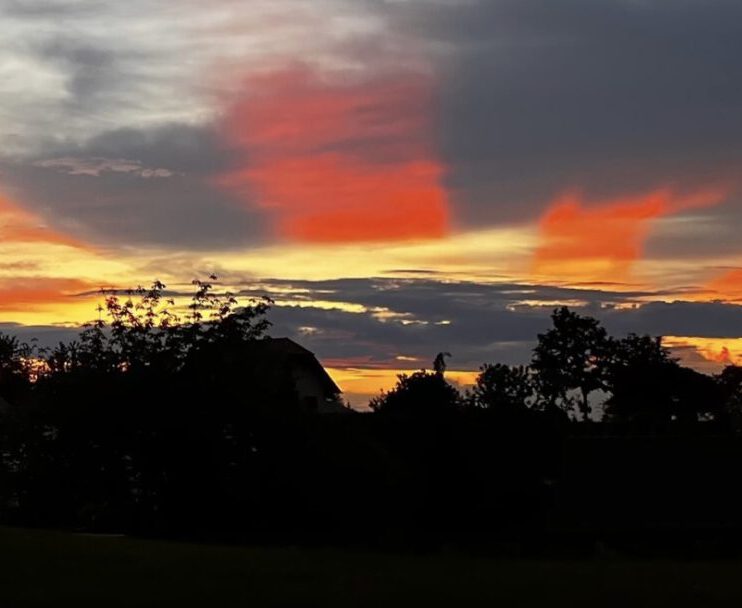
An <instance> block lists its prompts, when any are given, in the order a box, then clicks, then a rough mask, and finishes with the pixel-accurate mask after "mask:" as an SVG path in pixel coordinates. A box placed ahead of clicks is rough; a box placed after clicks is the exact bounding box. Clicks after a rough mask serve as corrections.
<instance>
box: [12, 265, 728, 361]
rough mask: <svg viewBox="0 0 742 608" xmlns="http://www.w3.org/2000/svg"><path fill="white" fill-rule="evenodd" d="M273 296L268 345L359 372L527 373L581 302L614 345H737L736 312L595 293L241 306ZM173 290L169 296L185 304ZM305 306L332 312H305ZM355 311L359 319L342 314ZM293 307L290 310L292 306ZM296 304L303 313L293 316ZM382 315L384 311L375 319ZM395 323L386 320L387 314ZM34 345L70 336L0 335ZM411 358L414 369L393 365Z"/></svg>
mask: <svg viewBox="0 0 742 608" xmlns="http://www.w3.org/2000/svg"><path fill="white" fill-rule="evenodd" d="M266 290H267V294H268V295H273V296H275V297H276V299H277V300H280V305H276V306H274V307H273V308H272V309H271V311H270V313H269V319H270V320H271V322H272V323H273V326H272V328H271V331H270V333H271V335H273V336H288V337H291V338H294V339H295V340H297V341H299V342H300V343H301V344H303V345H305V346H306V347H307V348H309V349H310V350H312V351H313V352H315V354H317V355H318V356H319V357H320V359H322V360H325V361H331V362H333V361H334V362H336V363H337V362H342V361H345V362H346V363H347V364H351V365H352V364H353V362H354V361H355V362H356V363H355V364H356V365H358V366H359V367H373V366H378V367H387V368H399V367H409V366H412V367H413V368H414V367H420V366H423V365H426V366H429V365H430V361H431V360H432V358H433V357H434V356H435V354H436V353H438V352H441V351H448V352H451V353H452V354H453V356H454V358H453V360H452V362H451V364H452V367H453V368H454V369H476V368H477V367H479V365H481V364H482V363H484V362H502V363H507V364H523V363H527V362H528V361H529V360H530V357H531V349H532V348H533V346H534V345H535V342H536V337H537V334H538V333H540V332H543V331H545V330H547V329H548V328H549V326H550V324H551V322H550V318H549V317H550V315H551V312H552V311H553V309H554V307H555V306H556V305H557V304H558V303H559V302H563V303H569V302H572V301H574V302H580V303H581V304H582V305H581V306H579V307H573V309H574V310H576V311H578V312H580V314H585V315H590V316H594V317H597V318H599V319H600V320H601V321H602V322H603V323H604V324H605V326H606V328H607V329H608V330H609V332H610V333H611V334H613V335H615V336H618V337H621V336H624V335H626V334H628V333H638V334H649V335H652V336H656V335H668V336H687V337H706V338H736V337H742V306H735V305H730V304H722V303H713V302H712V303H694V302H672V303H666V302H653V303H648V304H643V305H642V306H639V307H637V308H626V307H616V306H615V305H616V304H624V305H625V304H630V303H634V302H636V298H637V297H640V296H643V295H646V294H644V293H640V292H636V293H619V292H600V291H596V290H575V289H561V288H556V287H538V286H531V285H523V284H516V283H514V284H497V285H492V284H482V283H449V282H438V281H434V280H425V279H420V280H414V281H413V280H406V281H403V282H400V281H398V280H395V279H357V280H347V279H341V280H334V281H260V284H259V285H256V286H253V285H251V284H250V283H246V284H245V285H244V287H243V288H242V290H241V291H240V293H241V295H242V296H244V297H252V296H262V295H266ZM189 293H191V292H190V291H186V292H183V293H181V292H179V291H178V290H177V289H176V290H175V291H172V292H168V294H169V295H173V296H177V295H186V294H189ZM313 300H322V301H324V302H325V303H327V302H336V303H337V308H330V309H326V308H319V307H317V306H312V304H311V302H312V301H313ZM343 303H352V304H361V305H363V306H364V307H366V309H367V310H366V312H348V311H346V310H342V309H341V307H342V306H343ZM292 304H293V305H292ZM299 304H301V306H299ZM382 309H383V311H382ZM389 312H391V313H396V314H395V315H392V316H390V315H388V314H385V313H389ZM0 331H5V332H8V333H12V334H15V335H19V336H21V337H22V338H23V339H25V340H29V339H30V338H31V337H37V338H39V342H40V344H42V345H51V344H53V343H55V342H57V341H59V340H60V339H70V338H71V337H73V336H74V333H75V332H74V330H71V329H68V328H59V327H25V326H20V325H14V324H5V325H2V326H0ZM400 355H403V356H405V357H414V358H415V359H416V361H415V362H408V361H399V360H397V359H396V357H397V356H400Z"/></svg>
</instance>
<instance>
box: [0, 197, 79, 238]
mask: <svg viewBox="0 0 742 608" xmlns="http://www.w3.org/2000/svg"><path fill="white" fill-rule="evenodd" d="M0 241H2V242H3V243H53V244H56V245H67V246H69V247H76V248H81V249H83V248H85V245H83V243H81V242H80V241H78V240H76V239H74V238H72V237H69V236H67V235H65V234H62V233H60V232H57V231H55V230H52V229H51V228H49V227H47V226H45V225H44V222H43V221H42V220H41V219H40V218H39V217H37V216H35V215H34V214H32V213H30V212H28V211H26V210H24V209H22V208H21V207H19V206H18V205H16V204H14V203H12V202H11V201H10V200H9V199H7V198H4V197H3V196H2V195H0Z"/></svg>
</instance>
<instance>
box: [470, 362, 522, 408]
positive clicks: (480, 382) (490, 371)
mask: <svg viewBox="0 0 742 608" xmlns="http://www.w3.org/2000/svg"><path fill="white" fill-rule="evenodd" d="M533 395H534V386H533V379H532V378H531V374H530V372H529V370H528V368H526V367H524V366H522V365H521V366H516V367H511V366H508V365H503V364H501V363H496V364H494V365H491V364H486V365H483V366H482V367H481V368H480V372H479V375H478V376H477V380H476V384H475V385H474V388H473V389H472V391H471V393H470V395H469V403H470V404H471V405H473V406H474V407H479V408H484V409H496V410H503V411H516V410H524V409H526V408H527V407H528V406H529V405H530V404H531V402H532V399H533Z"/></svg>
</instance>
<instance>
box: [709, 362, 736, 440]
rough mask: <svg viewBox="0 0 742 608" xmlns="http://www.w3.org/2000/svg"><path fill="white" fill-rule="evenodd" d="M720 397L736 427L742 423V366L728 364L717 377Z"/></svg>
mask: <svg viewBox="0 0 742 608" xmlns="http://www.w3.org/2000/svg"><path fill="white" fill-rule="evenodd" d="M714 379H715V380H716V384H717V386H718V387H719V398H720V399H721V402H722V407H723V408H724V411H725V412H726V414H727V415H728V416H729V417H730V418H731V421H732V423H733V425H734V426H735V428H740V425H742V367H741V366H739V365H727V366H726V367H725V368H724V369H723V370H722V372H721V373H720V374H718V375H717V376H716V377H715V378H714Z"/></svg>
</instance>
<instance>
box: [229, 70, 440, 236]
mask: <svg viewBox="0 0 742 608" xmlns="http://www.w3.org/2000/svg"><path fill="white" fill-rule="evenodd" d="M248 87H249V88H248V91H247V94H246V96H245V98H244V99H242V100H241V101H240V102H239V103H237V104H235V105H234V107H233V108H232V109H231V111H230V112H229V114H228V117H227V119H226V122H225V129H224V133H225V137H226V138H227V141H228V142H229V143H230V145H231V146H233V147H235V148H236V149H237V150H239V151H240V152H241V153H242V154H243V156H244V167H243V168H240V169H237V170H235V171H233V172H231V173H230V174H228V175H226V176H224V177H223V178H222V179H221V180H220V182H221V184H222V185H223V186H225V187H227V188H229V189H230V190H232V191H233V192H235V193H237V194H238V195H239V196H240V197H241V198H243V200H245V201H246V202H247V203H248V204H257V205H259V206H260V207H262V208H264V209H266V210H268V211H269V212H270V213H272V214H274V215H275V218H276V220H277V228H278V231H279V233H280V234H281V235H283V236H286V237H289V238H292V239H296V240H300V241H310V242H349V241H350V242H352V241H374V240H378V241H386V240H402V239H409V238H419V237H423V238H430V237H440V236H443V235H444V234H445V233H446V231H447V226H448V201H447V197H446V193H445V191H444V189H443V188H442V186H441V183H440V182H441V177H442V175H443V173H444V167H443V164H442V163H441V161H440V160H439V159H438V158H437V156H436V153H435V147H434V145H433V142H432V137H431V133H432V124H431V123H432V105H433V100H432V83H431V81H430V78H429V77H425V76H422V75H408V74H405V75H400V76H398V77H396V78H391V79H386V80H377V81H374V82H351V83H348V82H342V83H330V82H327V81H323V80H322V79H321V78H320V77H319V76H318V75H317V74H314V73H313V72H311V71H310V70H309V69H307V68H297V69H293V70H288V71H285V72H280V73H273V74H269V75H264V76H262V77H256V78H253V79H251V80H250V81H249V83H248Z"/></svg>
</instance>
